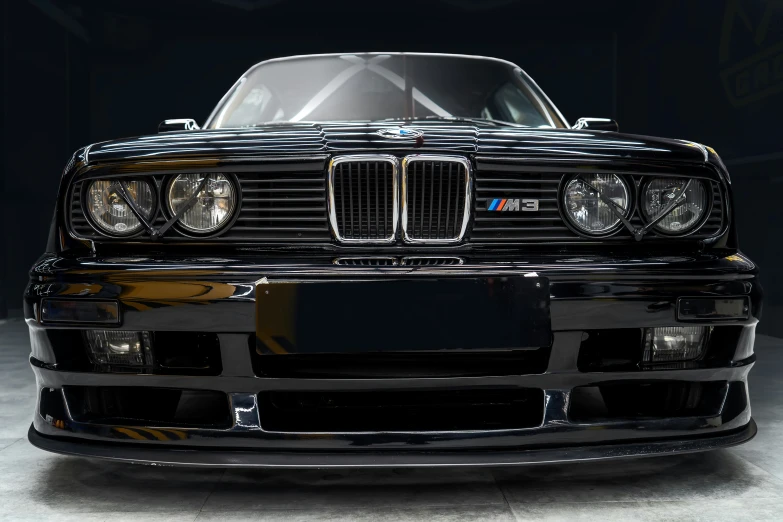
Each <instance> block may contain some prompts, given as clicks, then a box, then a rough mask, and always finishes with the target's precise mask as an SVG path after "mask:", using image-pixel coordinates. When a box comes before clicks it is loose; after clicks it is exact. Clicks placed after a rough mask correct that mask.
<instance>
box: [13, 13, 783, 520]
mask: <svg viewBox="0 0 783 522" xmlns="http://www.w3.org/2000/svg"><path fill="white" fill-rule="evenodd" d="M2 23H3V28H4V55H3V73H4V74H3V84H2V89H3V92H2V94H3V96H2V99H3V134H4V139H3V140H2V147H3V154H2V156H3V173H2V176H0V201H1V202H2V205H0V208H2V218H3V219H0V242H2V249H1V250H2V255H0V362H1V363H2V364H0V518H2V519H4V520H5V519H8V520H24V519H32V518H35V519H50V518H55V517H56V518H57V519H59V520H63V519H65V520H71V519H73V520H107V519H112V520H117V519H124V518H127V519H131V518H132V519H134V520H145V519H150V520H152V519H159V518H160V517H162V516H166V517H169V518H171V519H172V520H195V519H198V520H209V519H219V520H225V519H256V520H310V519H315V520H344V519H373V520H387V519H388V520H399V519H402V520H419V519H421V520H533V519H536V520H540V519H544V520H549V519H552V520H559V519H566V518H567V519H571V520H607V519H608V520H612V519H618V520H624V519H628V518H631V517H640V518H642V519H643V520H648V519H649V520H657V519H675V518H676V519H684V520H719V519H720V520H730V519H737V518H740V517H744V518H748V519H752V520H779V519H780V518H781V516H780V513H781V511H783V451H781V450H783V435H781V434H780V432H778V429H781V428H783V415H781V413H780V411H779V408H778V404H779V399H778V397H779V394H780V392H781V391H783V379H782V378H781V377H780V375H781V373H783V355H781V349H783V339H782V338H783V279H780V278H777V277H776V269H777V268H778V267H779V266H780V265H779V263H780V261H779V258H780V257H781V254H783V251H782V250H783V246H782V245H781V241H780V234H779V233H778V230H779V229H780V226H781V224H783V206H782V205H780V204H779V203H778V201H777V199H778V194H779V192H780V190H781V189H783V174H781V172H783V169H782V168H781V167H783V150H781V145H780V143H781V137H783V132H782V131H781V130H780V128H779V125H780V115H781V114H783V4H781V3H780V2H776V1H774V0H717V1H715V0H694V1H691V2H687V3H683V2H677V1H674V0H661V1H656V2H651V1H635V2H628V1H622V0H610V1H606V2H600V3H585V2H576V1H558V0H554V1H552V0H550V1H541V0H483V1H470V0H432V1H429V2H418V3H406V2H399V3H393V2H367V1H361V0H348V1H344V2H316V1H309V0H196V1H187V0H166V1H163V2H161V1H156V2H155V1H151V0H137V1H128V0H107V1H103V2H97V1H92V2H91V1H88V0H64V1H59V0H14V1H8V2H5V3H4V5H3V7H2ZM343 51H345V52H355V51H421V52H444V53H462V54H476V55H484V56H495V57H499V58H504V59H507V60H509V61H512V62H514V63H517V64H519V65H520V66H521V67H522V68H523V69H525V70H526V72H527V73H528V74H530V75H531V76H532V77H533V78H534V79H535V80H536V82H537V83H538V84H539V85H540V86H541V88H542V89H543V90H544V91H545V92H546V93H547V94H548V96H549V97H550V98H551V99H552V100H553V101H554V103H555V104H556V105H557V106H558V108H559V109H560V110H561V111H562V112H563V114H564V115H565V116H566V118H567V119H568V120H569V121H570V122H572V123H573V122H574V121H576V119H577V118H579V117H608V118H613V119H616V120H617V121H618V122H619V125H620V130H621V131H622V132H628V133H633V134H643V135H653V136H665V137H671V138H681V139H688V140H693V141H697V142H700V143H704V144H706V145H709V146H711V147H714V148H715V149H716V150H717V151H718V153H719V154H720V155H721V157H722V159H723V161H724V162H725V164H726V165H727V167H728V169H729V171H730V173H731V176H732V185H733V189H734V198H735V200H734V203H735V213H734V215H735V219H736V220H737V223H738V230H739V237H740V245H741V249H742V251H743V252H744V253H745V254H747V255H748V256H749V257H750V259H752V260H753V261H754V262H756V263H757V264H758V265H759V266H760V269H761V274H762V275H761V278H762V282H763V285H764V296H765V297H764V298H765V302H764V313H763V316H762V320H761V322H760V323H759V325H758V328H757V339H756V354H757V357H758V360H757V363H756V365H755V367H754V369H753V370H752V372H751V374H750V393H751V399H752V401H753V416H754V418H755V420H756V422H757V423H758V426H759V435H758V436H757V437H756V438H755V439H754V440H753V441H751V442H750V443H748V444H745V445H743V446H740V447H737V448H732V449H726V450H719V451H716V452H711V453H703V454H692V455H684V456H671V457H663V458H655V459H635V460H627V461H617V462H611V463H605V462H596V463H590V462H587V463H579V464H558V465H540V466H533V467H520V468H503V469H457V470H455V469H449V470H437V469H426V470H406V469H394V470H383V471H372V470H362V471H347V470H346V471H334V470H331V471H318V470H312V471H296V470H290V471H260V470H259V471H237V470H188V469H176V468H156V467H141V466H129V465H123V464H117V463H105V462H98V461H89V460H85V459H78V458H71V457H61V456H56V455H52V454H48V453H44V452H42V451H39V450H37V449H35V448H33V447H32V446H31V445H30V444H29V443H28V442H27V440H26V433H27V429H28V428H29V425H30V417H31V412H32V411H33V409H34V404H35V383H34V378H33V374H32V372H31V371H30V369H29V362H28V357H29V352H30V346H29V337H28V334H27V328H26V326H25V323H24V321H23V319H22V318H21V296H22V293H23V290H24V286H25V285H26V283H27V271H28V269H29V267H30V266H31V265H32V264H33V262H34V261H35V260H36V258H37V257H38V256H39V255H40V253H41V252H42V251H43V247H44V245H45V242H46V236H47V233H48V231H49V225H50V220H51V211H52V209H53V208H54V201H55V198H56V191H57V186H58V180H59V176H60V175H61V173H62V170H63V167H64V166H65V164H66V162H67V161H68V159H69V157H70V155H71V154H72V153H73V151H74V150H76V149H77V148H78V147H80V146H83V145H86V144H89V143H93V142H99V141H104V140H109V139H113V138H119V137H126V136H135V135H142V134H149V133H154V132H155V131H156V129H157V125H158V123H159V122H160V121H162V120H164V119H168V118H194V119H195V120H196V121H198V122H203V120H204V119H205V118H206V116H207V115H208V114H209V112H210V111H211V110H212V108H213V106H214V105H215V104H216V103H217V101H218V100H219V99H220V97H221V96H222V95H223V93H224V92H225V91H226V90H227V89H228V88H229V87H230V86H231V85H232V83H233V82H234V81H235V80H236V78H238V77H239V76H240V75H241V74H242V72H244V71H245V70H246V69H247V68H248V67H249V66H251V65H252V64H254V63H257V62H259V61H262V60H265V59H268V58H273V57H279V56H286V55H296V54H310V53H326V52H343Z"/></svg>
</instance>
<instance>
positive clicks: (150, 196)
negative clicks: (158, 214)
mask: <svg viewBox="0 0 783 522" xmlns="http://www.w3.org/2000/svg"><path fill="white" fill-rule="evenodd" d="M126 184H127V190H128V192H129V193H130V196H131V197H132V198H133V199H134V201H136V205H137V206H138V207H139V209H140V210H141V214H142V215H143V216H144V217H145V218H147V219H150V218H152V214H153V212H154V211H155V197H154V192H153V190H152V186H151V185H150V184H149V183H147V182H146V181H126ZM119 188H120V182H119V181H116V180H102V179H101V180H97V181H93V182H92V183H90V186H89V187H88V188H87V201H86V202H85V207H86V208H87V212H88V213H89V215H90V218H92V222H93V223H94V224H95V225H96V226H97V227H98V228H99V229H100V230H101V231H102V232H106V233H107V234H111V235H113V236H129V235H131V234H135V233H136V232H138V231H139V229H141V221H139V220H138V219H137V218H136V216H135V215H134V214H133V211H132V210H131V208H130V205H128V204H127V203H126V202H125V200H124V199H122V196H120V192H119Z"/></svg>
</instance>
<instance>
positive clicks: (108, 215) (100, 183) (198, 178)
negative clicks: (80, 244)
mask: <svg viewBox="0 0 783 522" xmlns="http://www.w3.org/2000/svg"><path fill="white" fill-rule="evenodd" d="M158 192H159V190H158V186H157V185H156V184H155V183H154V182H153V180H151V179H150V180H141V179H134V180H122V181H121V180H118V179H113V180H112V179H109V180H104V179H99V180H95V181H92V182H89V183H88V184H87V187H86V193H85V197H84V210H85V213H86V214H87V216H89V218H90V223H91V224H92V226H93V227H94V228H95V229H96V230H97V231H99V232H101V233H102V234H105V235H108V236H114V237H128V236H133V235H135V234H137V233H139V232H140V231H141V230H142V228H143V224H142V222H141V220H140V219H139V218H138V215H139V214H141V216H142V217H143V218H144V219H145V220H146V221H148V222H152V221H153V220H154V218H155V216H156V214H157V213H158V211H159V210H161V211H162V212H163V214H164V216H165V218H166V219H172V218H174V217H177V220H176V224H177V226H178V227H180V229H181V230H182V231H183V232H184V233H186V234H192V235H210V234H213V233H216V232H218V231H220V230H221V229H222V228H224V227H225V226H226V225H227V224H229V223H230V222H231V218H232V217H233V216H234V214H235V212H236V210H237V208H238V206H239V205H238V190H237V186H236V184H235V182H234V181H233V180H232V179H231V178H229V177H228V176H225V175H223V174H180V175H178V176H175V177H173V178H171V179H169V180H168V181H167V182H166V183H163V184H162V185H161V186H160V192H162V194H160V195H159V194H158ZM129 197H130V198H131V199H132V200H133V202H134V203H135V206H136V209H133V208H131V204H130V203H129V202H128V198H129ZM134 210H135V212H134Z"/></svg>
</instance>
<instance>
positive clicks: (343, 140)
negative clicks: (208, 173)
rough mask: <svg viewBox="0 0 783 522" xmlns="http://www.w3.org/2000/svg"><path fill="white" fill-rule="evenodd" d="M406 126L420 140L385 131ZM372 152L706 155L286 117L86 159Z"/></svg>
mask: <svg viewBox="0 0 783 522" xmlns="http://www.w3.org/2000/svg"><path fill="white" fill-rule="evenodd" d="M398 126H399V127H405V128H411V129H415V130H418V131H420V132H421V133H422V137H421V138H420V139H419V140H416V139H413V138H406V139H399V138H397V139H394V138H387V137H383V136H381V135H380V134H379V133H378V131H379V130H381V129H387V128H394V127H398ZM367 151H376V152H377V151H387V152H390V153H393V152H395V151H405V152H406V153H410V152H411V151H414V152H421V153H433V152H441V153H445V152H455V153H467V154H482V155H487V156H505V155H512V156H533V157H535V156H546V157H561V158H572V159H576V158H585V159H588V158H589V159H593V160H596V159H598V160H601V159H604V160H609V159H625V160H657V161H685V162H698V163H701V162H704V161H705V160H706V157H707V153H706V151H705V149H704V147H703V146H701V145H698V144H696V143H691V142H686V141H681V140H671V139H663V138H652V137H648V136H635V135H630V134H620V133H613V132H599V131H588V130H575V129H547V128H530V127H519V126H512V125H495V124H492V123H489V122H487V123H484V122H472V121H464V120H456V121H455V120H418V121H383V122H369V123H364V122H361V123H357V122H334V123H285V124H268V125H263V126H258V127H253V128H243V129H217V130H198V131H185V132H169V133H163V134H155V135H150V136H140V137H136V138H128V139H122V140H114V141H107V142H103V143H98V144H95V145H93V146H91V147H90V148H89V151H88V157H87V161H88V162H89V163H94V162H107V161H126V160H133V161H137V160H160V159H166V158H171V159H174V158H183V157H193V158H206V157H226V156H243V157H247V156H259V155H281V154H284V155H288V154H290V155H316V154H338V153H351V152H367Z"/></svg>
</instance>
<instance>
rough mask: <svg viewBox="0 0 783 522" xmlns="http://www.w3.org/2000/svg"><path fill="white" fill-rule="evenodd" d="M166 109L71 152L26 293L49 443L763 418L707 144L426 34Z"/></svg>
mask: <svg viewBox="0 0 783 522" xmlns="http://www.w3.org/2000/svg"><path fill="white" fill-rule="evenodd" d="M159 130H160V132H159V133H158V134H157V135H151V136H142V137H137V138H130V139H123V140H115V141H109V142H104V143H96V144H93V145H90V146H88V147H85V148H83V149H80V150H78V151H77V152H76V153H75V154H74V155H73V158H72V160H71V161H70V163H69V164H68V165H67V167H66V169H65V173H64V175H63V177H62V180H61V184H60V195H59V197H58V201H57V207H56V210H55V213H54V220H53V223H52V228H51V234H50V237H49V241H48V245H47V248H46V253H45V254H44V255H43V256H42V257H41V258H40V260H39V261H38V262H37V263H36V264H35V266H34V267H33V268H32V270H31V272H30V283H29V285H28V287H27V290H26V294H25V316H26V318H27V322H28V324H29V328H30V335H31V339H32V354H31V357H30V361H31V364H32V367H33V370H34V372H35V375H36V379H37V385H38V388H37V389H38V408H37V410H36V412H35V415H34V421H33V424H32V426H31V428H30V432H29V438H30V441H31V442H32V443H33V444H35V445H36V446H38V447H40V448H43V449H46V450H50V451H54V452H59V453H66V454H76V455H85V456H92V457H103V458H109V459H117V460H127V461H135V462H150V463H152V462H155V463H167V464H189V465H204V466H210V465H215V466H293V467H307V466H318V467H326V466H409V465H410V466H435V465H498V464H522V463H534V462H546V461H566V460H580V459H596V458H614V457H627V456H638V455H653V454H671V453H680V452H689V451H698V450H706V449H713V448H717V447H722V446H728V445H733V444H739V443H742V442H744V441H747V440H748V439H750V438H751V437H753V436H754V434H755V433H756V426H755V423H754V422H753V420H752V418H751V414H750V405H749V403H748V391H747V386H746V383H747V375H748V372H749V370H750V368H751V366H752V365H753V362H754V360H755V356H754V354H753V341H754V331H755V325H756V323H757V321H758V318H759V316H760V312H761V288H760V286H759V283H758V279H757V268H756V266H755V265H754V264H753V262H751V261H750V260H749V259H748V258H747V257H745V256H744V255H743V254H742V253H741V252H740V251H739V249H738V244H737V234H736V227H735V224H734V219H733V214H734V208H733V206H732V192H731V180H730V178H729V175H728V172H727V171H726V168H725V167H724V165H723V163H722V162H721V160H720V158H719V157H718V155H717V154H716V153H715V151H714V150H712V149H711V148H710V147H706V146H703V145H700V144H698V143H692V142H687V141H681V140H672V139H662V138H651V137H644V136H633V135H627V134H620V133H619V132H618V129H617V124H616V123H615V122H614V121H611V120H605V119H588V118H585V119H580V120H578V121H577V123H576V124H575V125H573V126H572V125H569V123H568V122H567V121H566V120H565V118H564V117H563V116H562V114H560V112H559V111H558V110H557V109H556V108H555V106H554V105H553V104H552V103H551V102H550V100H549V99H548V98H547V96H546V95H545V94H544V93H543V92H542V91H541V90H540V89H539V88H538V86H537V85H536V84H535V83H534V82H533V81H532V80H531V79H530V78H529V77H528V76H527V75H526V74H525V73H524V72H523V71H522V70H521V69H520V68H519V67H517V66H516V65H514V64H511V63H508V62H505V61H502V60H497V59H491V58H481V57H472V56H456V55H437V54H413V53H375V54H335V55H318V56H303V57H294V58H284V59H277V60H271V61H267V62H263V63H261V64H258V65H256V66H255V67H253V68H251V69H250V70H249V71H248V72H247V73H246V74H245V75H244V76H242V78H240V79H239V81H237V82H236V84H235V85H234V86H233V87H232V88H231V89H230V90H229V91H228V93H227V94H226V95H225V96H224V98H223V99H222V100H221V101H220V103H218V105H217V107H216V108H215V110H214V112H213V113H212V114H211V115H210V116H209V118H208V119H207V120H206V123H205V124H204V127H203V128H199V126H198V125H197V124H196V123H195V122H194V121H193V120H167V121H165V122H164V123H162V124H161V126H160V129H159Z"/></svg>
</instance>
